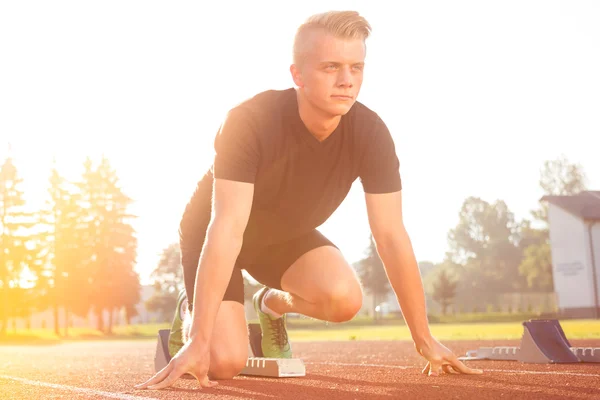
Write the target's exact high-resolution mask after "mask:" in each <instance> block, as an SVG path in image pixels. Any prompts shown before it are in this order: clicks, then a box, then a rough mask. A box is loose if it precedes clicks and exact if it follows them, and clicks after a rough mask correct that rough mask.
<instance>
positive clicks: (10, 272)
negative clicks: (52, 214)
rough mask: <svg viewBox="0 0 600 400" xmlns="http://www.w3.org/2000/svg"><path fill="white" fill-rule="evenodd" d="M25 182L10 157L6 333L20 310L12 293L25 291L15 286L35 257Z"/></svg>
mask: <svg viewBox="0 0 600 400" xmlns="http://www.w3.org/2000/svg"><path fill="white" fill-rule="evenodd" d="M22 183H23V179H22V178H21V177H19V174H18V172H17V168H16V167H15V165H14V164H13V162H12V159H11V158H10V157H9V158H7V159H6V160H5V161H4V163H3V165H2V166H1V167H0V304H1V306H0V323H1V326H0V335H2V334H5V333H6V325H7V321H8V318H9V317H11V316H16V315H17V312H18V310H17V309H16V308H15V306H16V305H17V304H18V301H17V300H18V299H13V298H11V296H10V293H19V294H21V293H22V292H21V291H19V290H11V289H16V288H19V287H20V284H21V274H22V272H23V271H24V270H25V269H27V267H28V264H30V263H31V262H32V261H33V259H34V257H35V252H34V251H33V249H32V245H33V243H34V239H35V238H34V236H32V235H31V233H30V229H31V228H32V227H33V226H34V225H35V222H34V221H33V214H32V213H30V212H27V211H26V210H25V195H24V192H23V190H22V189H21V184H22ZM11 306H13V308H9V307H11ZM22 307H23V306H22V305H21V308H22Z"/></svg>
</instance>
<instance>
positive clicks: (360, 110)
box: [350, 101, 381, 121]
mask: <svg viewBox="0 0 600 400" xmlns="http://www.w3.org/2000/svg"><path fill="white" fill-rule="evenodd" d="M350 112H351V113H352V116H353V117H354V118H355V119H358V120H359V121H360V120H364V119H365V118H366V119H367V120H368V121H375V120H379V119H381V118H380V117H379V114H377V112H375V111H374V110H373V109H371V108H370V107H368V106H366V105H365V104H364V103H362V102H360V101H356V102H355V103H354V105H353V106H352V108H351V109H350Z"/></svg>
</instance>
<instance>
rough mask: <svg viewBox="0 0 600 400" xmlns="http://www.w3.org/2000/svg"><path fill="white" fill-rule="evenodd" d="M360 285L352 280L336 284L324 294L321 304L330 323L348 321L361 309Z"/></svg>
mask: <svg viewBox="0 0 600 400" xmlns="http://www.w3.org/2000/svg"><path fill="white" fill-rule="evenodd" d="M362 298H363V296H362V290H361V287H360V284H359V283H358V282H356V281H353V280H346V281H342V282H336V283H335V284H332V286H331V287H330V288H329V289H328V290H327V291H326V292H325V293H324V296H323V299H322V303H323V307H326V310H327V315H328V317H329V318H328V319H329V321H331V322H345V321H349V320H351V319H352V318H354V316H356V314H358V312H359V311H360V309H361V307H362Z"/></svg>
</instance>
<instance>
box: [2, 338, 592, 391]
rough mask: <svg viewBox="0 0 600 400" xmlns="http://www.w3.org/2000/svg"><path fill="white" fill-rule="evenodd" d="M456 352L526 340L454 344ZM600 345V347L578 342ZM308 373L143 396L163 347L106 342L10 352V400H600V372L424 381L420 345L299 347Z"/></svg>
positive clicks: (509, 365) (523, 372)
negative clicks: (137, 387)
mask: <svg viewBox="0 0 600 400" xmlns="http://www.w3.org/2000/svg"><path fill="white" fill-rule="evenodd" d="M444 344H445V345H447V346H448V347H450V348H451V349H452V350H453V351H455V353H456V354H464V353H465V352H466V351H467V350H470V349H475V348H477V347H479V346H499V345H512V346H516V345H518V344H519V343H518V341H494V342H489V341H488V342H484V341H478V342H465V341H457V342H444ZM572 344H573V345H574V346H594V347H600V341H576V340H575V341H572ZM293 345H294V353H295V356H298V357H301V358H302V359H304V361H305V363H306V368H307V375H306V376H305V377H301V378H283V379H272V378H271V379H270V378H258V377H237V378H235V379H233V380H229V381H221V382H220V383H219V386H217V387H215V388H212V389H197V385H196V382H195V381H193V380H179V381H178V382H177V383H176V384H175V386H174V387H172V388H169V389H165V390H160V391H159V390H135V389H133V386H134V385H135V384H137V383H141V382H143V381H145V380H146V379H148V378H149V377H150V376H151V375H152V373H153V371H152V366H153V357H154V348H155V342H154V341H98V342H78V343H64V344H60V345H54V346H0V398H2V399H4V398H7V399H16V400H19V399H27V400H32V399H49V398H52V399H62V398H65V399H69V400H71V399H80V398H81V399H107V398H116V399H131V400H141V399H217V398H218V399H257V400H263V399H264V400H267V399H269V400H270V399H291V400H295V399H319V400H334V399H344V400H347V399H400V398H402V399H458V398H460V399H471V398H473V399H498V398H506V399H517V398H518V399H593V398H595V399H598V398H600V364H560V365H546V364H544V365H538V364H521V363H519V362H515V361H471V362H469V363H468V365H470V366H474V367H477V368H483V369H484V370H485V372H484V375H481V376H464V375H444V376H440V377H427V376H424V375H422V374H421V369H422V368H423V366H424V365H425V364H424V362H423V360H422V359H421V358H420V357H419V356H418V355H417V354H416V353H415V352H414V348H413V346H412V343H411V342H407V341H394V342H390V341H376V342H363V341H357V342H310V343H309V342H298V343H294V344H293Z"/></svg>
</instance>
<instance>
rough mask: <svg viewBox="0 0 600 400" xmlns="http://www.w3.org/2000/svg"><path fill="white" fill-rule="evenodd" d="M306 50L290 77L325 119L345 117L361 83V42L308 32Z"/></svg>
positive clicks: (363, 48)
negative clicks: (328, 117)
mask: <svg viewBox="0 0 600 400" xmlns="http://www.w3.org/2000/svg"><path fill="white" fill-rule="evenodd" d="M307 39H308V41H307V48H308V49H309V50H308V52H307V53H306V56H305V58H304V62H303V63H302V65H300V66H295V65H293V66H292V76H293V77H294V82H295V83H296V85H297V86H298V87H299V88H301V89H302V91H303V93H304V96H305V98H306V99H307V100H308V101H309V102H310V103H311V104H312V106H313V107H315V108H317V109H319V110H320V111H322V112H323V113H324V114H326V115H328V116H332V117H333V116H339V115H344V114H346V113H347V112H348V111H349V110H350V108H351V107H352V105H353V104H354V102H355V101H356V97H357V96H358V92H359V91H360V87H361V85H362V80H363V69H364V62H365V55H366V54H365V53H366V48H365V44H364V41H363V40H361V39H339V38H336V37H334V36H332V35H330V34H327V33H325V32H322V31H314V32H311V33H310V35H309V37H308V38H307Z"/></svg>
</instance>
